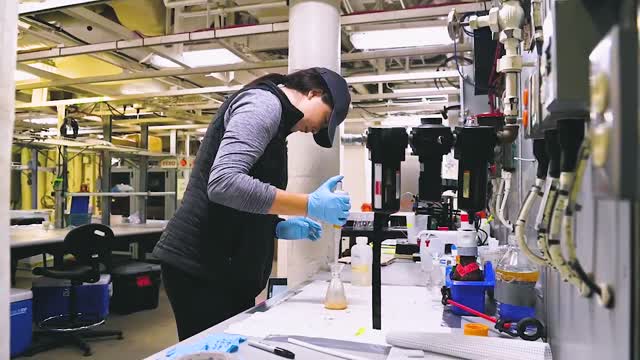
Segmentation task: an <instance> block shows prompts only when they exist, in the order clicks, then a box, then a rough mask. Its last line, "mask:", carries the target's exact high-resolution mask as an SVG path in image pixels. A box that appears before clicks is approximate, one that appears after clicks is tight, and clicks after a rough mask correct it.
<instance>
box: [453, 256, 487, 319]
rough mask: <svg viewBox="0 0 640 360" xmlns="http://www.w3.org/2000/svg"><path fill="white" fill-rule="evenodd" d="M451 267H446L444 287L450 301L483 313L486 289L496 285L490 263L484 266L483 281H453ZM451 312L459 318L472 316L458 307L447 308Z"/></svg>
mask: <svg viewBox="0 0 640 360" xmlns="http://www.w3.org/2000/svg"><path fill="white" fill-rule="evenodd" d="M451 269H452V267H451V266H447V271H446V273H445V285H446V286H447V287H448V288H449V289H450V290H451V300H453V301H455V302H458V303H460V304H462V305H466V306H468V307H470V308H472V309H474V310H477V311H480V312H481V313H484V300H485V298H484V296H485V292H486V291H487V290H488V289H493V287H494V286H495V285H496V274H495V272H494V271H493V265H492V264H491V262H490V261H488V262H486V263H485V264H484V281H453V280H451ZM449 308H450V309H451V312H453V313H454V314H456V315H460V316H469V315H471V316H473V314H470V313H468V312H466V311H464V310H462V309H460V308H458V307H455V306H449Z"/></svg>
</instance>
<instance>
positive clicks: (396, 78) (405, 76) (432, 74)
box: [16, 70, 460, 109]
mask: <svg viewBox="0 0 640 360" xmlns="http://www.w3.org/2000/svg"><path fill="white" fill-rule="evenodd" d="M459 76H460V74H459V73H458V72H457V71H455V70H448V71H423V72H415V73H392V74H389V73H387V74H382V75H365V76H349V77H346V78H345V79H346V80H347V83H349V84H365V83H381V82H402V81H418V80H428V79H439V78H447V77H459ZM241 88H242V85H235V86H213V87H204V88H197V89H183V90H169V91H162V92H155V93H146V94H134V95H120V96H102V97H93V98H80V99H68V100H57V101H45V102H41V103H29V104H21V105H16V109H30V108H39V107H49V106H57V105H74V104H90V103H96V102H111V101H122V100H141V99H149V98H156V97H175V96H186V95H200V94H212V93H224V92H234V91H238V90H240V89H241Z"/></svg>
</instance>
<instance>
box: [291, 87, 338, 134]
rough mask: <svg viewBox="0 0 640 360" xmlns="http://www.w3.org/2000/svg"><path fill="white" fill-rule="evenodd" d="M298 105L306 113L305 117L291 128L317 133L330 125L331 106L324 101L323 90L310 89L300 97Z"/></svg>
mask: <svg viewBox="0 0 640 360" xmlns="http://www.w3.org/2000/svg"><path fill="white" fill-rule="evenodd" d="M296 107H297V108H298V109H299V110H300V111H302V113H304V117H303V118H302V119H300V121H298V122H297V123H296V125H295V126H294V127H293V129H291V130H293V131H302V132H305V133H314V134H315V133H317V132H318V131H320V130H321V129H323V128H325V127H327V126H328V124H329V116H330V115H331V107H329V105H327V104H325V103H324V102H323V101H322V92H320V91H316V90H312V91H309V93H308V94H306V95H304V96H303V97H301V98H300V100H299V102H298V103H297V104H296Z"/></svg>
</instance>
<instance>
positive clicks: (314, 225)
mask: <svg viewBox="0 0 640 360" xmlns="http://www.w3.org/2000/svg"><path fill="white" fill-rule="evenodd" d="M304 221H305V222H306V223H307V224H309V229H310V230H315V231H318V230H321V229H322V225H320V224H318V223H317V222H315V221H313V220H311V219H309V218H304Z"/></svg>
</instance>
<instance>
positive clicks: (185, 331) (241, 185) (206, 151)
mask: <svg viewBox="0 0 640 360" xmlns="http://www.w3.org/2000/svg"><path fill="white" fill-rule="evenodd" d="M350 102H351V97H350V95H349V89H348V86H347V83H346V81H345V80H344V79H343V78H342V77H341V76H340V75H338V74H336V73H335V72H333V71H331V70H328V69H324V68H311V69H306V70H301V71H298V72H295V73H292V74H289V75H280V74H270V75H266V76H263V77H261V78H259V79H257V80H255V81H253V82H252V83H251V84H249V85H247V86H245V87H244V88H243V89H242V90H240V91H239V92H237V93H236V94H234V95H233V96H231V97H230V98H229V99H227V100H226V101H225V102H224V103H223V104H222V106H221V108H220V109H219V111H218V115H217V117H216V118H215V119H214V121H213V122H211V124H210V125H209V128H208V129H207V132H206V134H205V136H204V139H203V141H202V145H201V146H200V150H199V151H198V155H197V156H196V160H195V164H194V168H193V172H192V174H191V178H190V179H189V184H188V186H187V189H186V191H185V194H184V198H183V201H182V206H181V207H180V208H179V209H178V211H177V212H176V213H175V215H174V216H173V218H172V219H171V220H170V221H169V224H168V225H167V228H166V229H165V231H164V233H163V234H162V236H161V238H160V241H159V242H158V244H157V245H156V247H155V249H154V251H153V254H154V255H155V256H156V257H158V258H159V259H160V260H161V261H162V278H163V281H164V284H165V288H166V290H167V295H168V296H169V300H170V302H171V307H172V308H173V313H174V315H175V318H176V323H177V327H178V336H179V338H180V340H184V339H186V338H188V337H190V336H192V335H194V334H197V333H198V332H200V331H202V330H205V329H207V328H209V327H211V326H213V325H215V324H217V323H219V322H221V321H224V320H225V319H227V318H229V317H232V316H233V315H235V314H237V313H239V312H242V311H244V310H246V309H248V308H250V307H251V306H253V305H254V299H255V297H256V296H257V295H258V294H259V293H260V292H261V291H262V289H264V287H265V286H266V283H267V280H268V278H269V274H270V273H271V263H272V260H273V251H274V238H275V237H277V238H280V239H289V240H297V239H307V238H308V239H311V240H316V239H318V238H320V236H321V232H322V228H321V226H320V225H319V224H318V223H317V222H315V221H313V220H311V219H309V217H311V218H315V219H317V220H320V221H324V222H327V223H331V224H337V225H342V224H344V223H345V222H346V220H347V215H348V211H349V208H350V207H351V204H350V200H349V197H348V196H345V195H338V194H334V193H333V190H334V189H335V186H336V184H337V183H338V182H339V181H340V180H341V179H342V177H341V176H334V177H332V178H331V179H329V180H328V181H327V182H325V183H324V184H323V185H322V186H321V187H320V188H318V189H317V190H316V191H314V192H313V193H311V194H308V195H307V194H296V193H291V192H287V191H285V189H286V187H287V143H286V137H287V136H288V135H289V134H290V133H292V132H295V131H302V132H305V133H313V134H314V135H313V136H314V139H315V141H316V143H317V144H318V145H320V146H323V147H331V146H332V145H333V138H334V135H335V131H336V128H337V127H338V125H340V123H342V121H344V119H345V117H346V116H347V112H348V110H349V103H350ZM276 214H280V215H300V216H302V217H296V218H292V219H289V220H283V219H280V218H278V217H277V216H276Z"/></svg>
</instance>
